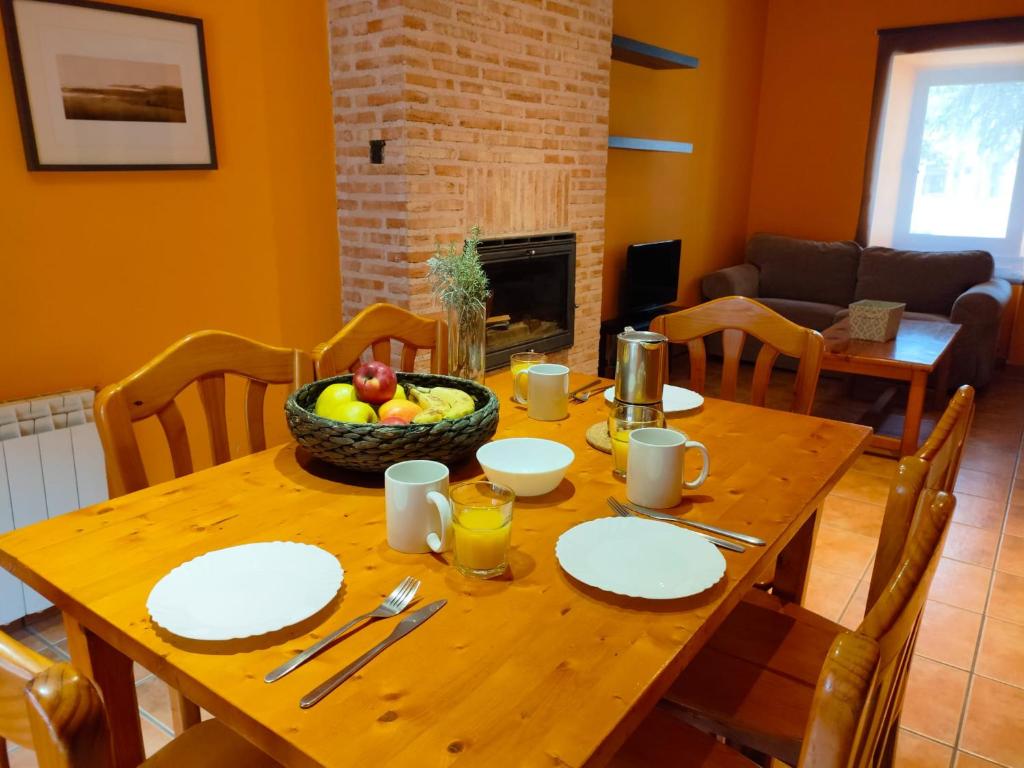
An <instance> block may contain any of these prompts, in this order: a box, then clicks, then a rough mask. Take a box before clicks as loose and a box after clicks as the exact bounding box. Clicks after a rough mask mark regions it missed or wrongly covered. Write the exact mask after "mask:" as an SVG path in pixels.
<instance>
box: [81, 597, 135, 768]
mask: <svg viewBox="0 0 1024 768" xmlns="http://www.w3.org/2000/svg"><path fill="white" fill-rule="evenodd" d="M64 629H65V631H66V632H67V635H68V651H69V652H70V654H71V663H72V664H73V665H74V666H75V667H76V668H77V669H78V670H79V671H80V672H82V673H83V674H85V676H86V677H88V678H89V679H90V680H92V682H93V683H94V684H95V685H96V687H97V688H99V690H100V694H101V695H102V696H103V704H104V706H105V707H106V710H107V717H108V718H109V720H110V736H111V741H112V742H113V749H114V766H115V768H135V766H137V765H139V764H140V763H141V762H142V761H143V760H144V759H145V750H144V749H143V746H142V724H141V723H140V722H139V703H138V700H137V699H136V698H135V677H134V675H133V674H132V660H131V659H129V658H128V657H127V656H125V655H124V654H123V653H121V652H120V651H119V650H117V649H116V648H114V647H113V646H111V645H108V644H107V643H106V642H105V641H104V640H103V639H101V638H100V637H98V636H97V635H95V634H93V633H92V632H90V631H89V630H88V629H86V628H85V627H83V626H82V625H81V624H79V623H78V622H77V621H75V620H74V619H73V618H71V617H70V616H68V615H67V614H66V613H65V614H64Z"/></svg>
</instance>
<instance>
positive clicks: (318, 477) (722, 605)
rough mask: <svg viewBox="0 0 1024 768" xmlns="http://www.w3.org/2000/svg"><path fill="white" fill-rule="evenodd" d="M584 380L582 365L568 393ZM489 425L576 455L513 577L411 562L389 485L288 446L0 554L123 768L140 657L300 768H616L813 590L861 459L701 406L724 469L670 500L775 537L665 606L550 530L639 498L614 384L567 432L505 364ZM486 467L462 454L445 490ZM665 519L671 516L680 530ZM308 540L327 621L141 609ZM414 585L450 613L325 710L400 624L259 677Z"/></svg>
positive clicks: (823, 434)
mask: <svg viewBox="0 0 1024 768" xmlns="http://www.w3.org/2000/svg"><path fill="white" fill-rule="evenodd" d="M583 381H584V377H582V376H578V377H577V376H575V375H574V377H573V382H572V384H573V385H579V384H582V383H583ZM488 384H489V385H490V386H491V387H492V389H494V391H495V392H496V393H497V395H498V396H499V399H500V403H501V417H500V422H499V426H498V433H497V434H496V435H495V438H496V439H497V438H503V437H518V436H532V437H541V438H549V439H552V440H557V441H559V442H562V443H564V444H566V445H568V446H569V447H571V448H572V450H573V451H574V452H575V454H576V458H575V461H574V463H573V464H572V466H571V467H570V468H569V470H568V472H567V474H566V477H565V479H564V480H563V481H562V483H561V484H560V485H559V486H558V487H557V488H556V489H555V490H554V491H552V492H551V493H549V494H547V495H545V496H540V497H534V498H520V499H518V500H517V501H516V504H515V511H514V520H513V529H512V530H513V533H512V550H511V554H510V569H509V571H508V572H507V573H506V574H505V575H504V576H502V577H500V578H497V579H493V580H489V581H483V580H475V579H471V578H468V577H465V576H462V575H460V574H459V572H457V571H456V570H455V568H453V567H452V566H451V564H450V560H451V557H450V553H447V554H444V555H433V554H402V553H399V552H396V551H393V550H391V549H389V548H388V546H387V545H386V543H385V524H384V493H383V478H382V477H381V476H380V475H375V474H365V475H364V474H355V473H350V472H345V471H341V470H339V469H336V468H333V467H330V466H328V465H325V464H322V463H320V462H318V461H316V460H314V459H312V458H310V457H309V456H307V455H305V454H304V452H303V451H302V449H300V448H299V447H298V446H297V445H295V444H294V443H289V444H285V445H280V446H277V447H275V448H271V449H269V450H266V451H263V452H261V453H257V454H253V455H251V456H246V457H244V458H239V459H236V460H233V461H230V462H228V463H225V464H221V465H219V466H216V467H212V468H210V469H206V470H202V471H199V472H196V473H194V474H191V475H188V476H186V477H182V478H179V479H176V480H173V481H171V482H167V483H163V484H160V485H157V486H154V487H151V488H148V489H145V490H142V491H138V492H136V493H132V494H129V495H126V496H122V497H120V498H116V499H113V500H110V501H108V502H104V503H101V504H97V505H95V506H92V507H87V508H85V509H82V510H79V511H77V512H73V513H70V514H67V515H64V516H62V517H58V518H55V519H53V520H49V521H45V522H42V523H38V524H36V525H33V526H30V527H28V528H24V529H20V530H17V531H14V532H12V533H9V534H6V535H4V536H2V537H0V565H2V566H3V567H5V568H7V569H8V570H9V571H11V572H12V573H14V574H15V575H16V576H17V577H19V578H21V579H22V580H24V581H25V582H26V583H27V584H28V585H29V586H31V587H32V588H33V589H36V590H38V591H39V592H41V593H42V594H43V595H44V596H46V597H47V598H48V599H50V600H52V601H53V602H54V603H55V604H56V605H57V606H58V607H59V608H60V610H61V611H62V612H63V614H64V617H65V624H66V626H67V629H68V637H69V649H70V653H71V657H72V662H73V663H74V664H75V665H77V666H79V667H80V668H81V669H82V670H84V671H85V672H86V673H87V674H88V675H89V676H90V677H91V678H92V679H93V680H94V681H95V682H96V684H97V685H98V686H99V688H100V689H101V691H102V693H103V696H104V700H105V702H106V705H107V707H108V710H109V712H110V715H111V719H112V729H113V737H114V742H115V751H116V762H117V765H118V766H119V767H120V768H125V767H127V766H133V765H136V764H138V763H139V762H140V761H141V759H142V757H143V748H142V739H141V733H140V726H139V720H138V712H137V704H136V699H135V688H134V684H133V676H132V664H131V662H132V660H135V661H137V662H139V663H140V664H142V665H143V666H145V667H146V668H147V669H149V670H151V671H152V672H154V673H156V675H157V676H159V677H160V678H162V679H163V680H165V681H166V682H167V683H169V684H170V685H172V686H174V687H176V688H178V689H179V690H180V691H182V692H183V693H184V694H185V695H186V696H187V697H188V698H189V699H191V700H192V701H194V702H196V703H197V704H199V705H200V706H202V707H204V708H205V709H206V710H208V711H209V712H211V713H212V714H213V715H214V716H215V717H217V718H220V719H221V720H222V722H224V723H226V724H227V725H228V726H230V727H231V728H232V729H234V730H235V731H236V732H238V733H239V734H241V735H243V736H244V737H245V738H246V739H248V740H249V741H251V742H252V743H254V744H256V745H257V746H259V747H260V748H261V749H263V750H264V751H265V752H267V753H268V754H270V755H271V756H273V757H274V758H275V759H277V760H278V761H280V762H281V763H284V764H285V765H288V766H317V765H325V766H366V765H387V766H392V767H400V766H417V768H419V767H421V766H442V765H443V766H448V765H456V766H488V768H492V767H494V766H516V767H517V768H518V767H520V766H598V765H602V764H604V763H605V762H607V761H608V760H609V759H610V757H611V756H612V755H613V754H614V752H615V751H616V749H618V748H619V746H620V745H621V744H622V742H623V741H624V740H625V739H626V738H627V737H628V735H629V734H630V732H631V731H632V730H633V729H634V728H635V727H636V725H637V724H638V723H639V722H640V720H641V719H642V718H643V717H644V716H645V715H646V713H647V712H649V711H650V710H651V708H652V707H653V706H654V704H655V703H656V702H657V700H658V699H659V698H660V696H661V695H662V694H663V693H664V691H665V690H666V689H667V687H668V685H669V683H670V682H671V681H672V680H673V678H674V677H675V676H676V675H677V674H678V673H679V672H680V670H682V669H683V668H684V666H685V665H686V664H687V662H689V661H690V660H691V659H692V658H693V657H694V655H695V654H696V653H697V651H698V650H699V649H700V647H701V646H702V645H703V644H704V643H705V642H706V641H707V639H708V637H709V635H710V634H711V633H712V632H713V631H714V630H715V628H716V627H717V626H718V625H719V624H720V623H721V621H722V620H723V618H724V617H725V616H726V615H727V614H728V613H729V612H730V610H732V609H733V607H734V606H735V605H736V604H737V602H738V601H739V600H740V599H741V598H742V597H743V595H744V593H746V592H747V590H749V589H750V588H751V587H752V586H753V585H754V584H755V582H756V581H757V580H758V579H759V577H761V576H763V575H764V574H765V573H766V572H770V571H771V569H772V568H773V567H774V568H775V572H774V582H773V583H774V584H775V587H776V590H777V591H778V592H779V593H780V594H784V595H786V596H788V597H790V598H791V599H794V600H799V599H801V597H802V596H803V593H804V590H805V587H806V583H807V570H808V561H809V557H810V552H811V547H812V544H813V540H814V533H815V530H816V526H817V520H818V517H819V516H818V515H817V514H816V510H818V509H820V507H821V505H822V502H823V500H824V498H825V496H826V494H827V493H828V492H829V490H830V489H831V488H832V487H833V485H834V484H835V483H836V482H837V481H838V480H839V479H840V478H841V477H842V475H843V473H844V472H845V471H846V470H847V469H848V468H849V467H850V465H851V464H852V463H853V462H854V460H855V459H856V458H857V456H858V455H859V454H860V453H861V451H862V450H863V449H864V447H865V444H866V443H867V440H868V437H869V435H870V430H868V429H867V428H865V427H863V426H858V425H854V424H847V423H842V422H837V421H829V420H826V419H821V418H815V417H810V416H802V415H795V414H792V413H788V412H784V411H776V410H768V409H763V408H755V407H753V406H749V405H745V404H738V403H732V402H726V401H720V400H713V399H708V400H706V401H705V403H704V405H703V407H702V408H700V409H698V410H696V411H693V412H689V413H685V414H679V415H678V416H672V417H670V419H669V421H670V423H671V425H672V426H674V427H676V428H678V429H681V430H683V431H685V432H686V433H688V434H689V435H690V436H691V437H692V438H693V439H695V440H700V441H702V442H704V443H705V444H706V445H707V447H708V449H709V451H710V455H711V474H710V476H709V478H708V480H707V482H706V483H705V484H704V485H703V486H702V487H701V488H699V489H697V490H695V491H687V492H685V493H684V501H683V503H682V504H681V505H680V506H679V507H677V508H676V509H674V510H671V511H672V512H673V513H675V514H678V515H680V516H682V517H685V518H692V519H694V520H701V521H704V522H708V523H713V524H715V525H718V526H721V527H723V528H728V529H732V530H735V531H742V532H746V533H750V534H754V535H756V536H760V537H762V538H764V539H765V540H766V541H767V546H765V547H749V548H748V549H747V550H746V552H744V553H742V554H739V553H734V552H729V551H725V552H723V554H724V556H725V561H726V572H725V576H724V577H723V578H722V579H721V581H719V582H718V583H717V584H716V585H715V586H713V587H712V588H710V589H708V590H706V591H705V592H703V593H701V594H698V595H695V596H693V597H690V598H686V599H681V600H666V601H653V600H650V601H648V600H641V599H634V598H627V597H622V596H619V595H615V594H611V593H606V592H602V591H601V590H598V589H595V588H592V587H589V586H586V585H584V584H582V583H580V582H577V581H575V580H574V579H573V578H572V577H570V576H569V575H567V574H566V573H565V572H564V571H563V570H562V569H561V568H560V567H559V565H558V562H557V560H556V558H555V543H556V541H557V539H558V537H559V536H560V535H561V534H562V533H564V532H565V531H567V530H568V529H570V528H572V527H573V526H575V525H577V524H579V523H582V522H584V521H587V520H592V519H595V518H599V517H607V516H609V515H610V514H611V513H610V512H609V510H608V508H607V506H606V503H605V499H606V497H608V496H615V497H617V498H618V499H620V500H624V499H625V485H624V483H622V482H621V481H620V480H617V479H615V478H614V477H613V476H612V459H611V456H609V455H607V454H605V453H602V452H599V451H598V450H595V449H594V448H592V447H590V446H589V445H588V444H587V442H586V440H585V432H586V430H587V428H588V427H590V426H591V425H593V424H595V423H597V422H601V421H602V420H604V419H605V418H606V417H607V407H606V404H605V402H604V400H603V398H602V397H593V398H591V399H590V400H589V401H588V402H587V403H583V404H572V405H571V406H570V410H569V417H568V418H566V419H564V420H562V421H557V422H541V421H533V420H530V419H529V418H528V417H527V415H526V411H525V409H524V408H523V407H522V406H518V405H516V404H515V403H513V402H512V400H511V397H510V395H511V378H510V376H509V374H508V373H507V372H504V373H500V374H497V375H494V376H491V377H490V378H489V379H488ZM480 474H481V471H480V468H479V466H478V465H477V463H476V462H475V461H474V460H473V459H470V460H468V461H466V462H464V463H463V464H462V465H460V466H455V467H453V468H452V480H453V481H460V480H466V479H471V478H475V477H478V476H479V475H480ZM667 524H668V525H671V523H667ZM278 540H281V541H297V542H305V543H308V544H315V545H317V546H319V547H322V548H323V549H325V550H327V551H328V552H330V553H332V554H334V555H336V556H337V557H338V559H339V560H340V561H341V563H342V565H343V567H344V570H345V576H344V583H343V586H342V589H341V590H340V592H339V594H338V595H337V597H336V598H335V599H334V600H333V601H332V602H331V603H330V604H329V605H328V606H327V607H326V608H325V609H324V610H322V611H320V612H319V613H318V614H316V615H315V616H313V617H312V618H310V619H308V620H306V621H304V622H302V623H301V624H298V625H296V626H292V627H289V628H287V629H284V630H280V631H278V632H274V633H271V634H266V635H260V636H257V637H250V638H247V639H243V640H236V641H223V642H200V641H192V640H187V639H184V638H181V637H177V636H174V635H172V634H170V633H168V632H167V631H165V630H164V629H162V628H161V627H159V626H157V625H156V624H154V622H153V621H152V620H151V619H150V617H149V615H148V613H147V610H146V598H147V596H148V594H149V592H150V590H151V589H152V588H153V586H154V585H155V584H156V583H157V582H158V581H159V580H160V579H161V578H162V577H163V576H165V575H166V574H167V573H168V572H169V571H170V570H171V569H173V568H174V567H176V566H178V565H179V564H181V563H183V562H186V561H188V560H190V559H192V558H194V557H197V556H199V555H202V554H204V553H206V552H209V551H211V550H215V549H220V548H223V547H230V546H233V545H238V544H245V543H250V542H260V541H278ZM405 576H413V577H415V578H417V579H419V580H420V581H421V582H422V586H421V588H420V591H419V598H420V601H419V605H425V604H426V603H428V602H430V601H433V600H437V599H440V598H446V599H447V601H448V604H447V606H446V607H445V608H444V609H443V610H441V611H440V612H439V613H438V614H437V615H436V616H435V617H434V618H432V619H431V620H430V621H429V622H427V623H425V624H424V625H423V626H422V627H421V628H419V629H418V630H417V631H416V632H414V633H412V634H411V635H409V636H408V637H407V638H405V639H403V640H402V641H400V642H399V643H397V644H396V645H394V646H393V647H391V648H389V649H388V650H386V651H385V652H384V653H383V654H382V655H381V656H379V657H378V658H376V659H375V660H373V661H372V662H371V663H370V664H369V665H367V666H366V667H365V668H364V669H363V670H362V671H361V672H360V673H359V674H358V675H357V676H356V677H353V678H352V679H350V680H348V681H347V682H346V683H344V684H343V685H342V686H341V687H340V688H338V689H337V690H336V691H335V692H334V693H332V694H331V695H329V696H328V697H327V698H326V699H324V700H323V701H322V702H321V703H319V704H318V705H316V706H314V707H313V708H311V709H308V710H303V709H300V708H299V699H300V697H301V696H302V695H304V694H305V693H307V692H308V691H309V690H310V689H311V688H313V687H314V686H316V685H318V684H319V683H320V682H322V681H323V680H324V679H325V678H327V677H329V676H330V675H332V674H333V673H334V672H336V671H338V670H339V669H341V668H342V667H344V666H345V665H346V664H348V663H349V662H351V661H352V660H354V659H355V658H356V657H358V656H360V655H361V654H362V653H364V652H365V651H366V650H368V649H369V648H370V647H371V646H373V645H375V644H376V643H378V642H379V641H380V640H382V639H383V638H384V637H385V636H386V635H387V634H388V633H390V632H391V630H392V629H393V627H394V620H385V621H378V622H376V623H373V624H371V625H369V626H367V627H365V628H363V629H361V630H359V631H357V632H355V633H353V634H351V635H349V636H348V637H346V638H345V639H344V640H342V641H341V642H340V643H338V644H337V645H335V646H333V647H331V648H330V649H328V650H327V651H325V652H324V653H322V654H321V655H319V656H317V657H316V658H314V659H313V660H312V661H310V662H309V663H307V664H306V665H305V666H303V667H300V668H299V669H298V670H296V671H295V672H293V673H292V674H290V675H288V676H286V677H285V678H283V679H281V680H279V681H278V682H275V683H272V684H267V683H265V682H264V681H263V676H264V674H265V673H266V672H267V671H269V670H271V669H273V668H274V667H276V666H278V665H279V664H281V663H282V662H284V661H285V660H286V659H287V658H289V657H290V656H291V655H293V654H294V653H296V652H298V651H299V650H301V649H303V648H305V647H307V646H308V645H310V644H311V643H312V642H313V641H314V640H315V639H317V638H318V637H322V636H323V635H324V634H325V633H327V632H330V631H331V630H333V629H334V628H336V627H337V626H339V625H340V624H341V623H342V622H343V621H345V620H346V619H348V618H351V617H353V616H355V615H358V614H361V613H363V612H365V611H368V610H370V609H372V608H373V607H375V606H376V605H377V604H379V603H380V601H381V599H382V598H383V597H384V596H385V595H387V594H388V593H389V592H390V591H391V589H392V588H393V587H394V586H395V585H396V584H398V582H399V581H400V580H401V579H402V578H403V577H405Z"/></svg>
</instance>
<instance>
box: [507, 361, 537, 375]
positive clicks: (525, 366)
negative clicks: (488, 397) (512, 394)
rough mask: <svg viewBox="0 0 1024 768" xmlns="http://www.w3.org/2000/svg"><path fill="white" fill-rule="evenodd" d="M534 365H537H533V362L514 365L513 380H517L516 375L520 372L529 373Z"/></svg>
mask: <svg viewBox="0 0 1024 768" xmlns="http://www.w3.org/2000/svg"><path fill="white" fill-rule="evenodd" d="M534 365H536V363H532V362H527V363H512V378H513V379H515V377H516V375H517V374H518V373H519V372H520V371H528V370H529V369H530V368H531V366H534Z"/></svg>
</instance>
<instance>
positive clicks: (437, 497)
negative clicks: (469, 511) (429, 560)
mask: <svg viewBox="0 0 1024 768" xmlns="http://www.w3.org/2000/svg"><path fill="white" fill-rule="evenodd" d="M427 501H429V502H430V503H431V504H433V505H434V506H435V507H437V522H438V523H440V525H438V526H437V528H438V530H437V531H431V532H430V533H428V534H427V546H428V547H430V548H431V550H433V551H434V552H444V551H445V550H446V549H451V537H452V505H451V504H450V503H449V502H448V497H447V496H445V495H444V494H443V493H438V492H437V491H430V493H428V494H427Z"/></svg>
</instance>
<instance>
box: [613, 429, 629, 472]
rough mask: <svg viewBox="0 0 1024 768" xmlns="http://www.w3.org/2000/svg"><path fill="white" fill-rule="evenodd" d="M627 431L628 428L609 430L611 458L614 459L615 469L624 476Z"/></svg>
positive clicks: (626, 456)
mask: <svg viewBox="0 0 1024 768" xmlns="http://www.w3.org/2000/svg"><path fill="white" fill-rule="evenodd" d="M629 433H630V430H628V429H617V430H615V431H614V432H609V434H610V436H611V438H612V459H613V460H614V461H615V471H616V472H617V473H621V476H622V477H625V476H626V466H627V464H628V463H629Z"/></svg>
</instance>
